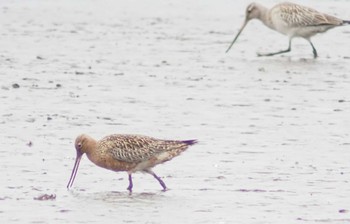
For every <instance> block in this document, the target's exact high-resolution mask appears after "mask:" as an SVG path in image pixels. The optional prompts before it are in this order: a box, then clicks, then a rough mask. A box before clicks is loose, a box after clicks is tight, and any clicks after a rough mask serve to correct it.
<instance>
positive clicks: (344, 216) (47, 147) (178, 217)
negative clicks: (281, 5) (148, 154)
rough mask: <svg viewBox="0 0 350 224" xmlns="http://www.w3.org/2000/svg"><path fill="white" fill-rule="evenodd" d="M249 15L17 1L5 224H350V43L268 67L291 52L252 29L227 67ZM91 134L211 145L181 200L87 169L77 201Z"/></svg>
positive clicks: (7, 83)
mask: <svg viewBox="0 0 350 224" xmlns="http://www.w3.org/2000/svg"><path fill="white" fill-rule="evenodd" d="M247 3H248V2H246V1H243V0H241V1H229V0H219V1H195V0H193V1H192V0H191V1H187V0H186V1H185V0H177V1H162V0H155V1H136V0H131V1H112V0H111V1H107V0H103V1H98V2H97V1H91V0H86V1H85V0H84V1H82V0H76V1H68V0H62V1H53V0H48V1H36V0H29V1H7V0H6V1H1V3H0V21H1V29H0V45H1V47H0V49H1V50H0V63H1V69H0V103H1V109H0V127H1V134H0V142H1V143H0V144H1V147H0V158H1V163H0V169H1V173H0V179H1V191H0V221H1V223H112V222H113V223H210V224H212V223H276V224H277V223H279V224H280V223H349V222H350V212H349V211H350V182H349V181H350V136H349V130H350V116H349V114H350V113H349V112H350V97H349V96H350V94H349V93H350V74H349V72H350V51H349V39H350V27H349V26H348V27H341V28H337V29H334V30H331V31H329V32H328V33H326V34H324V35H319V36H316V37H314V38H313V43H314V45H315V47H316V48H317V50H318V53H319V58H318V59H316V60H314V59H313V58H312V51H311V47H310V46H309V44H308V43H307V42H306V41H304V40H301V39H295V41H294V42H293V49H292V52H290V53H289V54H286V55H283V56H275V57H270V58H260V57H256V52H268V51H276V50H280V49H283V48H285V47H287V42H288V41H287V38H286V37H284V36H282V35H280V34H278V33H276V32H274V31H271V30H269V29H268V28H266V27H264V26H263V25H262V24H261V23H260V22H258V21H252V22H251V23H250V24H248V26H247V27H246V29H245V31H244V32H243V33H242V35H241V37H240V38H239V40H238V42H237V43H236V44H235V45H234V46H233V48H232V49H231V51H230V52H229V53H228V54H225V50H226V49H227V47H228V46H229V43H230V41H231V40H232V38H233V37H234V35H235V34H236V32H237V31H238V29H239V27H240V26H241V23H242V22H243V18H244V11H245V7H246V5H247ZM261 3H264V4H266V5H269V6H270V5H273V4H274V2H273V1H261ZM308 5H310V6H315V7H316V6H317V9H319V10H320V11H324V12H328V13H330V14H333V15H336V16H339V17H343V16H348V15H349V13H348V11H349V10H348V7H349V2H348V1H345V0H341V1H321V2H319V1H316V0H313V1H309V2H308ZM344 19H350V18H344ZM81 133H88V134H89V135H91V136H93V137H95V138H96V139H100V138H102V137H104V136H105V135H108V134H112V133H130V134H144V135H149V136H154V137H157V138H164V139H193V138H195V139H198V140H199V141H200V143H199V144H198V145H196V146H193V147H191V148H190V149H189V150H188V151H187V152H185V153H183V154H182V155H181V156H180V157H178V158H176V159H174V160H172V161H170V162H169V163H166V164H164V165H160V166H158V167H156V168H155V169H154V171H155V172H156V173H157V174H158V175H159V176H161V177H162V178H163V180H164V182H165V183H166V184H167V186H168V187H169V188H170V190H169V191H167V192H162V191H161V187H160V186H159V184H158V183H157V181H155V180H154V179H153V178H152V177H151V176H149V175H144V174H141V173H140V174H135V175H134V193H133V194H132V195H129V194H128V192H127V190H126V187H127V185H128V180H127V174H126V173H113V172H110V171H107V170H104V169H101V168H98V167H96V166H95V165H93V164H92V163H91V162H90V161H88V159H87V158H86V157H84V158H83V159H82V162H81V165H80V168H79V172H78V175H77V178H76V181H75V183H74V186H73V188H72V189H71V190H69V191H68V190H67V189H66V184H67V182H68V179H69V176H70V172H71V169H72V167H73V164H74V159H75V149H74V145H73V141H74V139H75V137H76V136H77V135H79V134H81ZM40 199H41V200H40Z"/></svg>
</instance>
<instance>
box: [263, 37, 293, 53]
mask: <svg viewBox="0 0 350 224" xmlns="http://www.w3.org/2000/svg"><path fill="white" fill-rule="evenodd" d="M291 49H292V39H289V45H288V49H286V50H282V51H278V52H274V53H267V54H261V53H257V54H258V57H261V56H273V55H276V54H283V53H287V52H290V50H291Z"/></svg>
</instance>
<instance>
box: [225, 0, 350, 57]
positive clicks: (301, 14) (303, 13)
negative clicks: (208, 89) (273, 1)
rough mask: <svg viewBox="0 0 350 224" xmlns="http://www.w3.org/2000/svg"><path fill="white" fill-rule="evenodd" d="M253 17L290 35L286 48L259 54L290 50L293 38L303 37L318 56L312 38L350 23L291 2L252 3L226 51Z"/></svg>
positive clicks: (270, 54)
mask: <svg viewBox="0 0 350 224" xmlns="http://www.w3.org/2000/svg"><path fill="white" fill-rule="evenodd" d="M252 19H258V20H260V21H262V22H263V23H264V24H265V25H266V26H267V27H269V28H271V29H273V30H276V31H277V32H280V33H282V34H284V35H287V36H288V37H289V45H288V48H287V49H286V50H282V51H278V52H274V53H267V54H259V53H258V56H272V55H276V54H282V53H286V52H289V51H290V50H291V42H292V39H293V38H294V37H301V38H304V39H305V40H307V41H308V42H309V43H310V45H311V47H312V51H313V54H314V58H316V57H317V51H316V49H315V47H314V45H313V44H312V42H311V40H310V38H311V37H312V36H314V35H316V34H318V33H323V32H326V31H327V30H329V29H331V28H334V27H337V26H342V25H345V24H350V21H349V20H342V19H339V18H337V17H334V16H331V15H327V14H325V13H321V12H318V11H316V10H315V9H312V8H309V7H306V6H301V5H297V4H294V3H290V2H284V3H280V4H277V5H275V6H274V7H272V8H271V9H267V8H266V7H264V6H262V5H260V4H258V3H251V4H250V5H248V7H247V9H246V16H245V21H244V23H243V25H242V27H241V29H240V30H239V31H238V34H237V35H236V37H235V38H234V39H233V41H232V43H231V45H230V46H229V48H228V49H227V51H226V52H228V51H229V50H230V49H231V47H232V45H233V44H234V43H235V41H236V40H237V38H238V36H239V35H240V34H241V32H242V31H243V29H244V27H245V26H246V25H247V23H248V22H249V21H250V20H252Z"/></svg>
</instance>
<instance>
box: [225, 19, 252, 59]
mask: <svg viewBox="0 0 350 224" xmlns="http://www.w3.org/2000/svg"><path fill="white" fill-rule="evenodd" d="M247 23H248V21H247V20H245V21H244V23H243V25H242V27H241V29H240V30H239V31H238V33H237V35H236V37H235V39H233V41H232V43H231V45H230V46H229V47H228V49H227V50H226V53H227V52H228V51H229V50H230V49H231V47H232V45H233V44H234V43H235V42H236V40H237V39H238V36H239V35H240V34H241V33H242V31H243V29H244V27H245V26H246V25H247Z"/></svg>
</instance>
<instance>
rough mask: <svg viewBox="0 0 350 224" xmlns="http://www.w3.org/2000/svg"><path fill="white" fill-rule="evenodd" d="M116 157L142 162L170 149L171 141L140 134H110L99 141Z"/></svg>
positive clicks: (127, 160) (126, 160)
mask: <svg viewBox="0 0 350 224" xmlns="http://www.w3.org/2000/svg"><path fill="white" fill-rule="evenodd" d="M99 144H100V145H104V146H103V147H106V149H107V151H108V152H109V153H110V154H111V155H112V157H113V158H114V159H117V160H120V161H125V162H141V161H145V160H147V159H149V158H151V157H152V156H154V155H157V154H159V153H161V152H164V151H167V150H168V149H169V141H165V140H158V139H155V138H150V137H147V136H139V135H110V136H107V137H105V138H104V139H102V140H100V141H99Z"/></svg>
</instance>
